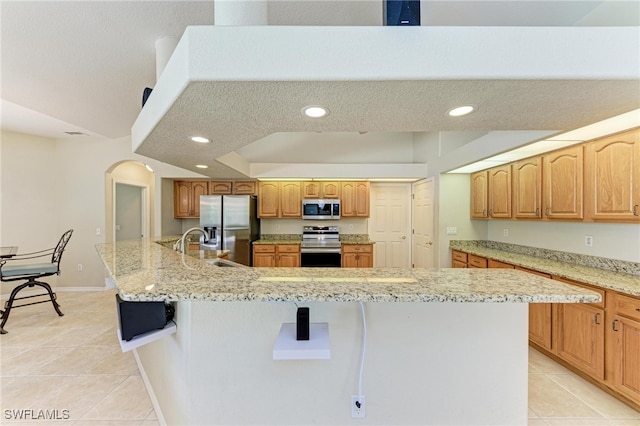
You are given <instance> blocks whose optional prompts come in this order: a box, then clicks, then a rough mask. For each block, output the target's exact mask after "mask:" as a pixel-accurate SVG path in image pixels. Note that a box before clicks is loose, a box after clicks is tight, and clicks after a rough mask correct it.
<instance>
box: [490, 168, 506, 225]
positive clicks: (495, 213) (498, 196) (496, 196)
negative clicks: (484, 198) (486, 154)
mask: <svg viewBox="0 0 640 426" xmlns="http://www.w3.org/2000/svg"><path fill="white" fill-rule="evenodd" d="M488 176H489V217H492V218H496V219H510V218H511V164H507V165H505V166H499V167H494V168H493V169H489V175H488Z"/></svg>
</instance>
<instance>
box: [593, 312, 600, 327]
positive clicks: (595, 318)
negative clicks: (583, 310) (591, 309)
mask: <svg viewBox="0 0 640 426" xmlns="http://www.w3.org/2000/svg"><path fill="white" fill-rule="evenodd" d="M593 322H595V323H596V325H600V314H599V313H597V314H595V315H594V316H593Z"/></svg>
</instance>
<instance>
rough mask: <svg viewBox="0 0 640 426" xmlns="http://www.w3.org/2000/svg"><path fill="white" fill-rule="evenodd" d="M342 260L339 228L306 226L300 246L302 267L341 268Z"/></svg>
mask: <svg viewBox="0 0 640 426" xmlns="http://www.w3.org/2000/svg"><path fill="white" fill-rule="evenodd" d="M341 260H342V248H341V244H340V233H339V231H338V227H337V226H305V227H304V228H303V229H302V244H301V245H300V266H302V267H325V268H331V267H335V268H339V267H340V266H341Z"/></svg>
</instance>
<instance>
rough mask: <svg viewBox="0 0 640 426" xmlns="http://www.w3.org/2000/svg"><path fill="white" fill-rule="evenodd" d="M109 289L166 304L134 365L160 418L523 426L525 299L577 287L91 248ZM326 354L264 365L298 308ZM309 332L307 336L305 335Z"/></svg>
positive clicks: (589, 295)
mask: <svg viewBox="0 0 640 426" xmlns="http://www.w3.org/2000/svg"><path fill="white" fill-rule="evenodd" d="M97 250H98V253H99V255H100V257H101V259H102V260H103V262H104V265H105V267H106V270H107V274H108V275H109V277H110V279H111V280H112V281H113V282H114V283H115V285H116V286H117V288H118V291H119V293H120V295H121V297H122V298H123V299H125V300H130V301H158V300H163V301H171V302H175V306H176V323H177V330H178V331H177V333H175V334H174V335H172V336H169V337H166V338H164V339H162V340H159V341H156V342H153V343H150V344H148V345H146V346H143V347H141V348H138V349H137V351H136V359H137V361H138V364H139V366H140V369H141V373H142V375H143V377H144V378H145V381H146V383H147V386H148V389H149V391H150V394H151V397H152V399H153V400H154V404H155V405H156V409H157V412H158V415H159V417H160V419H161V422H166V423H167V424H362V423H363V420H362V419H352V417H351V395H356V394H357V393H358V383H359V380H360V377H359V365H360V356H361V349H362V340H363V339H362V338H363V326H362V317H361V311H360V305H359V303H358V302H363V303H364V312H365V313H366V357H365V361H364V369H363V374H362V377H361V383H362V393H363V394H364V395H365V396H366V407H365V408H366V418H365V419H364V422H365V423H366V424H421V425H425V424H504V425H507V424H509V425H513V424H526V422H527V350H528V349H527V340H528V339H527V312H528V310H527V308H528V305H527V304H528V303H536V302H554V303H588V302H595V301H598V300H599V297H600V296H599V295H598V294H596V293H593V292H591V291H589V290H585V289H582V288H579V287H574V286H570V285H566V284H563V283H559V282H555V281H552V280H548V279H545V278H542V277H537V276H532V275H529V274H526V273H524V272H521V271H515V270H454V269H433V270H428V269H369V268H367V269H341V268H244V267H239V268H220V267H216V266H213V265H212V264H211V262H210V261H208V260H207V259H199V258H196V257H191V256H188V255H182V254H180V253H177V252H174V251H172V250H170V249H168V248H166V247H163V246H162V245H160V244H156V243H155V242H154V241H150V240H135V241H133V240H132V241H122V242H117V243H115V244H100V245H98V246H97ZM292 302H295V303H296V304H297V305H298V306H308V307H310V312H311V322H313V323H328V326H329V335H330V352H331V358H330V359H329V360H293V361H275V360H274V359H273V356H272V349H273V346H274V343H275V341H276V338H277V337H278V332H279V330H280V327H281V324H282V323H290V322H295V313H296V304H294V303H292ZM311 338H312V340H313V335H312V336H311Z"/></svg>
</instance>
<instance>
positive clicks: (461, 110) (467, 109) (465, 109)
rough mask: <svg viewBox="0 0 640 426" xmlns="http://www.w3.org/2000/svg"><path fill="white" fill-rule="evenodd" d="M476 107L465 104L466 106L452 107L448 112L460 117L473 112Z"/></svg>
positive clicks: (452, 115)
mask: <svg viewBox="0 0 640 426" xmlns="http://www.w3.org/2000/svg"><path fill="white" fill-rule="evenodd" d="M475 109H476V108H475V107H474V106H472V105H465V106H460V107H456V108H452V109H450V110H449V111H447V114H449V115H450V116H451V117H460V116H463V115H467V114H470V113H472V112H473V111H474V110H475Z"/></svg>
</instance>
